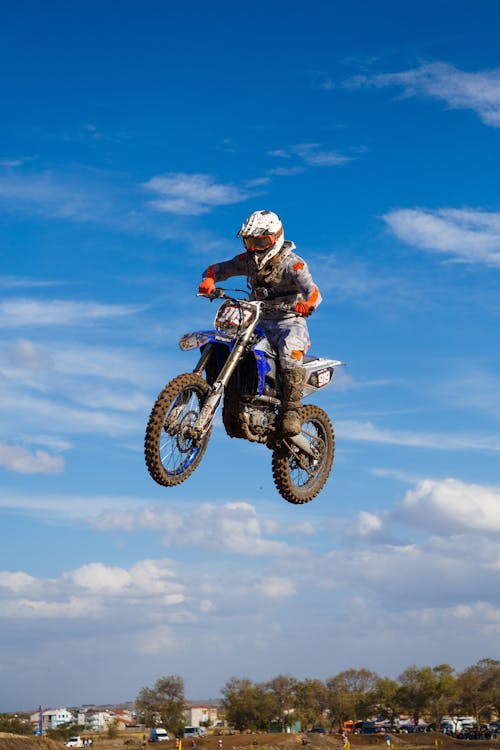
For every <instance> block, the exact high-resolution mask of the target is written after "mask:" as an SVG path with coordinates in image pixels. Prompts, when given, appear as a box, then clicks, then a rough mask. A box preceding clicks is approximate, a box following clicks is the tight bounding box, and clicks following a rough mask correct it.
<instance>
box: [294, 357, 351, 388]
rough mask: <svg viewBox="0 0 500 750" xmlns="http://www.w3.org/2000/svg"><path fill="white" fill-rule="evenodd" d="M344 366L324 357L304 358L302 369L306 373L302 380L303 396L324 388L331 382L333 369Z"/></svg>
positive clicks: (337, 361) (335, 360) (342, 363)
mask: <svg viewBox="0 0 500 750" xmlns="http://www.w3.org/2000/svg"><path fill="white" fill-rule="evenodd" d="M343 365H345V362H340V360H338V359H325V358H324V357H305V358H304V362H303V367H304V369H305V371H306V377H305V380H304V396H310V395H311V393H316V391H319V390H320V389H321V388H324V387H325V386H327V385H330V383H331V382H332V380H333V377H334V374H335V368H336V367H341V366H343Z"/></svg>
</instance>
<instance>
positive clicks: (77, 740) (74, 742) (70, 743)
mask: <svg viewBox="0 0 500 750" xmlns="http://www.w3.org/2000/svg"><path fill="white" fill-rule="evenodd" d="M64 744H65V745H66V747H83V740H82V738H81V737H77V736H75V737H70V738H69V740H66V742H65V743H64Z"/></svg>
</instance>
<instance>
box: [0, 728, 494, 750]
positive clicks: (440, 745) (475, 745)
mask: <svg viewBox="0 0 500 750" xmlns="http://www.w3.org/2000/svg"><path fill="white" fill-rule="evenodd" d="M143 734H144V733H143V732H134V733H132V732H130V733H129V732H127V733H124V734H121V735H120V736H119V737H117V738H116V739H113V740H110V739H108V738H107V737H100V736H99V735H94V748H95V750H117V749H120V750H140V748H141V740H142V737H143ZM303 739H304V740H305V741H306V742H308V743H309V744H307V745H305V744H303ZM391 739H392V745H393V748H394V750H406V748H408V750H430V749H431V748H433V749H434V750H441V749H442V750H500V739H495V740H482V741H481V740H455V739H453V738H452V737H448V736H446V735H443V734H440V733H435V732H425V733H418V734H394V735H392V737H391ZM219 740H222V750H299V748H301V750H302V748H303V749H304V750H341V748H342V741H341V739H340V736H339V735H318V734H265V733H259V734H234V735H229V736H228V735H224V736H223V737H216V736H209V737H206V738H204V739H202V740H197V741H196V750H219ZM350 743H351V746H352V748H354V749H355V750H358V748H364V747H366V748H368V747H370V746H373V745H379V746H380V750H382V749H385V738H384V735H381V734H378V735H366V734H362V735H353V736H352V737H350ZM436 743H437V744H436ZM464 746H465V747H464ZM159 748H161V750H174V748H175V746H174V741H170V742H162V743H161V745H160V746H158V745H157V744H148V745H147V748H146V750H159ZM0 750H66V748H65V747H64V745H63V743H62V742H56V741H55V740H49V739H47V738H45V737H44V738H40V737H33V736H29V737H21V736H18V735H13V734H5V733H0ZM182 750H194V748H192V744H191V740H186V741H184V742H183V746H182Z"/></svg>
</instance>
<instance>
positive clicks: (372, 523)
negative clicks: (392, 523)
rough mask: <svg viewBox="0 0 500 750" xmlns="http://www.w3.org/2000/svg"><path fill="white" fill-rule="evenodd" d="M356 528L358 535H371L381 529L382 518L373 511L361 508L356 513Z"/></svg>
mask: <svg viewBox="0 0 500 750" xmlns="http://www.w3.org/2000/svg"><path fill="white" fill-rule="evenodd" d="M357 528H358V533H359V534H360V536H371V535H372V534H376V533H378V532H379V531H380V530H381V529H382V520H381V519H380V518H379V517H378V516H376V515H375V514H373V513H368V512H367V511H365V510H361V511H360V512H359V513H358V522H357Z"/></svg>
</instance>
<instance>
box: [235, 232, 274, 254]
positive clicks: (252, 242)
mask: <svg viewBox="0 0 500 750" xmlns="http://www.w3.org/2000/svg"><path fill="white" fill-rule="evenodd" d="M280 234H281V232H278V233H277V234H261V235H259V236H258V237H243V244H244V245H245V247H246V249H247V250H248V252H249V253H259V252H263V251H264V250H269V248H271V247H272V246H273V245H274V244H275V242H276V240H277V239H278V237H279V236H280Z"/></svg>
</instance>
